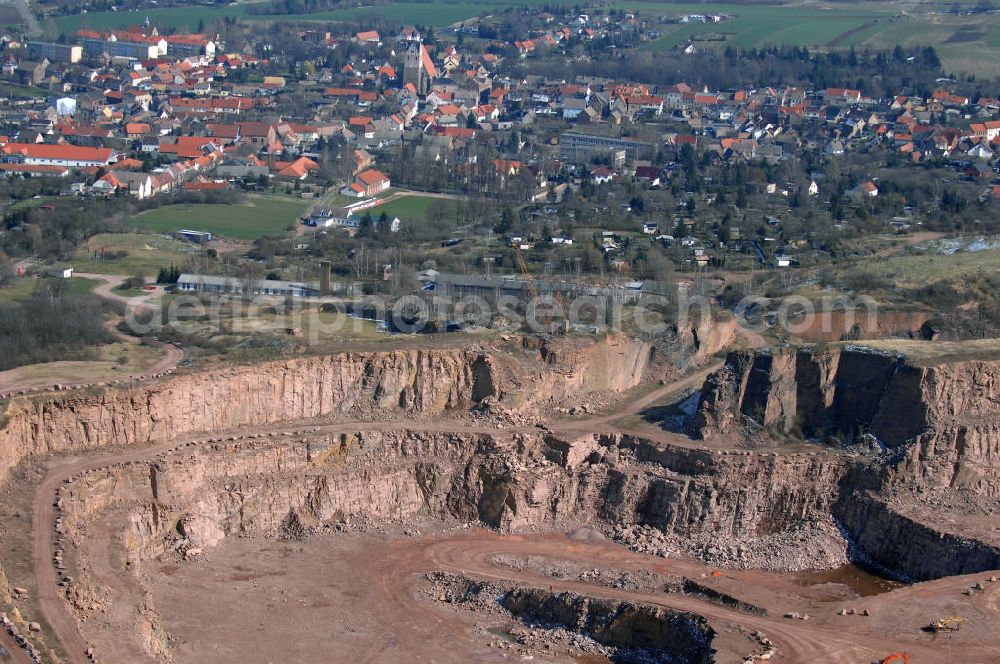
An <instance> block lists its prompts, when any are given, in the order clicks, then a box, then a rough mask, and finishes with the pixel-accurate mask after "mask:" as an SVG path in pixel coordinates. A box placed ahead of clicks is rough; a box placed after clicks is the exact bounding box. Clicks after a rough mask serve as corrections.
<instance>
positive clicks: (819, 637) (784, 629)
mask: <svg viewBox="0 0 1000 664" xmlns="http://www.w3.org/2000/svg"><path fill="white" fill-rule="evenodd" d="M110 287H112V286H110V285H109V288H110ZM717 367H718V363H715V364H713V365H712V366H709V367H707V368H705V369H702V370H700V371H698V372H697V373H695V374H692V375H688V376H686V377H683V378H681V379H679V380H677V381H675V382H673V383H671V384H668V385H664V386H661V387H659V388H657V389H655V390H653V391H651V392H649V393H647V394H645V395H644V396H642V397H640V398H637V399H634V400H632V401H631V402H630V403H629V404H628V405H627V406H626V407H625V408H623V409H621V410H619V411H617V412H616V413H614V414H612V415H600V416H594V417H589V418H585V419H575V420H559V421H552V422H549V423H547V424H546V428H548V429H549V430H551V431H554V432H561V433H564V434H566V435H578V434H580V433H582V432H594V431H598V430H611V431H622V429H621V428H620V427H619V426H617V423H618V422H619V421H620V420H622V419H623V418H627V417H630V416H633V415H635V414H637V413H639V412H640V411H642V410H643V409H644V408H646V407H648V406H650V405H652V404H654V403H656V402H658V401H661V400H663V399H665V398H667V397H668V396H670V395H672V394H678V393H681V392H683V391H684V390H687V389H690V388H692V387H695V386H697V385H698V384H700V382H701V381H703V380H704V378H705V376H706V375H707V374H708V373H709V372H710V371H713V370H714V369H716V368H717ZM368 430H382V431H386V430H406V431H414V432H435V433H440V432H456V433H484V434H485V433H491V434H496V433H498V430H497V429H496V428H492V427H486V426H482V427H478V426H475V425H473V424H470V423H468V422H467V421H448V420H441V421H437V422H431V423H411V422H365V421H359V422H344V423H337V424H331V425H317V426H309V427H304V428H303V427H293V428H291V429H290V428H288V427H287V426H285V427H282V428H278V427H273V428H268V427H257V428H252V429H251V428H246V429H242V430H240V431H238V432H236V435H256V434H261V433H274V434H277V433H279V432H286V431H296V432H299V433H312V432H323V433H349V432H357V431H368ZM537 430H538V429H537V428H535V427H512V428H509V429H507V431H508V432H527V431H537ZM206 435H211V436H213V437H214V438H213V439H218V438H219V436H220V434H219V433H217V432H213V433H211V434H206ZM643 435H646V434H645V433H644V434H643ZM662 437H663V438H664V439H665V441H667V440H668V441H669V442H671V443H674V444H686V445H690V444H691V442H690V441H687V440H686V439H684V438H683V437H681V436H674V435H672V434H667V433H665V432H664V433H663V434H662ZM192 441H200V444H208V441H207V440H205V439H204V437H197V438H195V437H190V436H189V437H181V438H179V439H177V440H172V441H169V442H162V443H159V444H154V445H148V446H142V447H136V448H133V449H128V450H126V451H123V452H107V451H104V452H94V453H90V454H81V455H79V456H75V457H68V458H64V459H59V460H56V461H53V462H52V463H51V465H50V468H49V470H48V472H47V474H46V475H45V477H44V479H43V481H42V483H41V484H40V486H39V487H38V489H37V491H36V493H35V496H34V500H33V510H32V529H33V533H32V538H33V539H32V560H33V567H34V574H35V579H36V581H37V584H38V588H37V596H38V601H39V608H40V610H41V612H42V615H43V616H44V619H45V621H46V622H47V624H48V626H49V627H50V628H51V630H52V632H53V635H54V637H55V638H56V639H58V642H59V644H60V645H61V646H62V649H63V651H64V653H65V655H66V657H67V658H68V661H69V662H72V663H73V664H86V663H87V662H89V661H90V660H89V659H88V658H87V656H86V655H85V652H86V650H87V648H88V644H87V642H86V640H85V639H84V638H83V636H82V635H81V633H80V631H79V627H78V624H77V621H76V619H75V617H74V616H73V615H72V614H71V612H70V608H69V605H68V603H67V602H66V601H65V599H64V598H63V597H62V588H60V587H59V586H58V585H57V581H58V579H57V572H56V569H55V566H54V565H53V553H54V550H55V547H54V540H55V536H54V519H55V500H56V495H57V491H58V488H59V486H60V485H61V484H63V483H64V482H65V481H66V480H67V479H70V478H71V477H73V476H75V475H77V474H79V473H82V472H86V471H88V470H93V469H97V468H100V467H105V466H108V465H113V464H115V463H118V462H145V461H151V460H153V459H154V458H155V457H156V456H157V455H159V454H161V453H163V452H166V451H169V450H171V449H175V448H177V447H178V446H179V445H181V444H183V443H186V442H192ZM496 554H525V555H539V556H551V557H553V558H556V559H560V560H575V561H580V562H583V563H584V564H593V565H594V566H602V567H604V566H607V567H616V568H622V567H629V566H631V567H634V568H635V569H652V570H654V571H658V572H662V573H665V574H669V573H676V568H671V565H674V564H676V563H675V562H674V561H669V562H668V561H666V560H663V559H660V558H655V557H651V556H641V555H639V554H634V553H631V552H629V551H627V550H626V549H624V548H622V547H619V546H617V545H612V544H609V543H606V542H605V543H593V542H574V541H570V540H568V539H566V538H565V537H562V536H557V535H551V536H543V537H531V538H528V537H519V536H500V535H497V534H495V533H491V532H488V531H481V530H476V531H473V532H464V533H460V534H458V535H443V536H439V537H432V538H427V539H422V540H407V541H406V542H403V543H401V544H400V546H398V547H395V548H394V549H393V550H392V552H390V554H389V555H383V556H381V557H379V558H377V559H374V560H372V561H371V565H373V566H374V568H375V569H376V570H377V571H376V573H375V578H376V579H377V581H376V582H375V584H374V587H373V590H372V592H377V593H379V594H380V595H382V596H384V597H385V599H386V601H385V602H381V603H380V605H381V606H383V607H384V608H383V609H381V611H383V612H384V615H381V616H380V621H379V622H380V624H386V625H390V624H392V625H398V626H399V627H398V629H399V630H400V631H401V632H402V633H401V634H398V635H397V634H393V635H390V636H392V640H393V641H395V640H396V637H397V636H398V637H399V640H400V641H399V642H401V643H405V642H406V639H419V638H441V631H439V630H444V631H448V630H456V629H458V628H457V627H455V626H448V625H443V624H440V623H434V622H433V621H428V624H420V620H418V619H417V618H416V617H419V616H425V615H426V613H427V606H426V601H427V600H421V599H419V598H418V597H417V595H416V593H415V592H414V584H415V583H416V581H415V579H418V578H419V577H420V575H422V574H423V573H426V572H429V571H433V570H441V571H450V572H454V573H460V574H467V575H474V576H476V577H481V578H484V579H496V580H506V581H512V582H516V583H524V584H530V585H535V586H546V585H547V586H552V587H553V588H554V589H558V590H566V591H573V592H577V593H580V592H582V593H584V594H588V595H593V596H598V597H607V598H611V599H619V600H629V601H633V602H641V603H646V604H652V605H656V606H662V607H666V608H670V609H675V610H683V611H691V612H694V613H697V614H699V615H703V616H705V617H707V618H709V619H712V620H716V621H722V622H724V623H726V624H739V625H742V626H744V627H746V628H747V629H749V630H761V631H763V632H764V633H765V634H766V635H767V636H768V637H769V638H770V639H771V640H772V642H773V643H774V644H775V646H776V647H777V649H778V655H776V656H775V658H774V661H781V662H824V663H841V662H842V663H844V664H858V663H867V662H871V661H872V659H873V658H874V657H876V656H883V655H885V654H887V653H890V652H893V651H895V650H896V649H897V648H898V646H899V641H898V640H893V639H892V638H889V637H887V636H883V635H881V634H880V633H878V632H877V631H874V632H873V630H872V629H871V628H868V629H866V630H863V631H861V630H850V629H843V628H842V627H839V626H837V625H834V624H823V623H821V622H820V623H818V622H816V621H814V622H808V623H807V622H801V621H794V620H786V619H783V618H782V617H781V616H780V615H779V614H776V613H775V612H774V611H772V612H771V614H770V615H769V616H764V617H762V616H757V615H752V614H749V613H745V612H741V611H738V610H734V609H730V608H726V607H723V606H720V605H718V604H714V603H709V602H706V601H703V600H700V599H696V598H694V597H690V596H685V595H670V594H665V593H657V594H650V593H636V592H627V591H624V590H617V589H614V588H608V587H606V586H599V585H589V584H586V583H581V582H579V581H561V580H557V579H553V578H551V577H548V576H544V577H543V576H542V575H540V574H537V573H534V572H532V571H530V570H524V571H517V570H513V569H510V568H507V567H501V566H498V565H497V564H495V563H494V562H493V561H492V558H493V556H495V555H496ZM933 583H935V584H936V586H935V589H936V590H942V591H946V592H952V591H953V592H955V593H956V594H957V593H959V592H960V590H961V589H962V588H967V587H968V583H969V581H968V579H967V578H954V579H943V580H940V581H937V582H933ZM909 590H910V589H904V590H902V591H897V592H900V593H903V595H902V596H901V601H906V600H905V597H906V593H907V592H908V591H909ZM991 592H993V591H991ZM998 592H1000V588H998V589H997V592H994V593H993V594H992V595H991V598H992V599H991V600H990V601H991V602H992V604H991V606H992V607H993V609H992V610H993V612H994V613H996V612H997V607H996V604H997V602H996V594H998ZM998 619H1000V615H998ZM383 621H384V622H383ZM998 624H1000V623H998ZM387 629H388V628H387ZM386 647H387V646H386V645H385V643H372V644H371V647H370V649H369V651H368V652H366V653H363V654H362V653H358V654H356V661H366V662H378V661H385V654H386V652H385V648H386ZM908 649H909V650H910V652H911V653H912V654H913V655H914V658H913V659H911V661H912V662H913V663H914V664H922V663H923V662H937V661H943V660H942V659H941V657H942V656H943V651H942V649H941V648H940V647H937V648H933V647H924V646H923V645H920V644H918V645H917V646H915V647H908ZM963 652H965V653H967V654H968V653H974V656H975V657H978V658H977V659H975V660H970V659H964V660H963V661H982V662H989V661H996V660H995V659H991V658H992V657H994V656H995V653H994V652H993V650H992V649H991V646H990V644H988V643H987V644H984V645H983V646H982V647H981V648H976V647H971V648H970V647H968V646H963ZM22 654H23V653H22ZM99 655H100V653H98V656H99ZM918 655H919V656H920V657H919V658H918V657H917V656H918Z"/></svg>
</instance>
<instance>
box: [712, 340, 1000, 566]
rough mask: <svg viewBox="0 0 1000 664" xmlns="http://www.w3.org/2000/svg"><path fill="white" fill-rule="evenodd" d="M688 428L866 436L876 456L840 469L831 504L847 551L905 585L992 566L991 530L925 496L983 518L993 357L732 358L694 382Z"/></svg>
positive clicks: (997, 455)
mask: <svg viewBox="0 0 1000 664" xmlns="http://www.w3.org/2000/svg"><path fill="white" fill-rule="evenodd" d="M694 428H695V431H696V433H697V434H698V435H700V436H702V437H704V438H715V437H721V436H729V437H732V438H741V437H743V438H749V439H750V440H752V441H753V442H756V443H760V442H761V441H766V440H768V439H769V437H770V436H772V435H773V436H775V437H785V436H792V437H796V436H799V437H819V438H823V439H825V440H826V441H827V442H831V441H832V442H840V443H852V442H854V441H855V440H858V439H859V437H861V436H862V435H864V436H869V437H873V438H874V439H875V440H876V441H877V442H878V444H879V447H878V450H881V451H880V452H879V451H878V450H876V452H875V453H874V456H871V457H870V458H867V459H857V460H856V461H854V462H852V463H851V464H850V468H849V472H848V473H847V474H846V475H844V477H843V479H842V480H841V487H842V488H841V492H840V498H839V499H838V500H837V501H836V506H835V509H834V514H835V516H836V517H837V518H838V519H839V521H840V523H841V525H842V527H843V528H844V530H845V532H846V534H847V535H848V536H849V537H850V538H851V539H852V542H853V544H854V546H855V553H856V555H857V556H858V557H859V558H861V559H863V560H868V561H870V562H872V563H873V564H875V565H877V566H879V567H881V568H882V569H885V570H888V571H890V572H892V573H895V574H898V575H900V576H904V577H910V578H914V579H929V578H936V577H939V576H946V575H953V574H965V573H969V572H973V571H980V570H985V569H992V568H995V567H997V566H1000V557H998V554H1000V542H998V541H997V537H996V534H995V533H993V534H990V533H988V532H986V531H984V530H977V531H976V533H975V534H970V533H968V532H966V531H968V526H967V525H966V524H964V523H962V524H961V525H960V523H961V521H960V519H962V518H964V517H966V516H967V515H968V514H969V510H968V509H967V508H966V507H965V506H963V505H961V504H958V503H955V504H949V501H948V500H946V499H945V500H943V501H942V500H940V499H939V497H938V496H936V495H935V496H931V495H930V492H935V491H937V492H944V494H943V495H944V496H945V498H947V496H949V495H951V496H954V495H958V494H961V495H963V496H966V497H967V498H968V500H971V501H972V503H971V504H972V505H974V506H975V507H976V509H974V510H973V511H974V512H978V511H982V512H983V513H984V514H987V515H988V514H990V513H991V509H993V508H992V507H990V505H994V504H995V503H996V500H997V498H998V497H1000V362H986V361H969V362H956V363H951V364H941V365H936V366H929V367H921V366H913V365H910V364H908V363H907V362H906V360H905V358H903V357H901V356H895V355H890V354H886V353H879V352H875V351H872V350H869V349H864V348H847V349H844V350H839V349H832V350H831V349H828V350H824V351H818V350H816V349H813V348H802V349H780V350H774V351H768V352H759V353H732V354H730V355H729V357H728V358H727V361H726V364H725V367H724V368H723V369H721V370H720V371H719V372H717V373H715V374H714V375H712V376H711V377H710V378H709V379H708V380H707V381H706V383H705V389H704V392H703V394H702V398H701V402H700V404H699V409H698V413H697V416H696V418H695V422H694ZM920 487H923V489H922V490H919V491H916V490H915V489H918V488H920ZM900 490H903V491H910V490H915V491H914V492H913V493H911V494H908V495H909V499H908V500H909V502H910V504H911V505H912V507H913V509H912V510H909V511H907V512H906V513H904V511H903V510H902V507H903V505H902V504H894V503H892V502H891V501H889V500H888V496H889V495H890V494H892V493H894V492H897V491H900ZM948 514H951V515H952V517H953V518H950V519H949V518H944V519H939V518H937V517H939V516H941V515H945V516H947V515H948Z"/></svg>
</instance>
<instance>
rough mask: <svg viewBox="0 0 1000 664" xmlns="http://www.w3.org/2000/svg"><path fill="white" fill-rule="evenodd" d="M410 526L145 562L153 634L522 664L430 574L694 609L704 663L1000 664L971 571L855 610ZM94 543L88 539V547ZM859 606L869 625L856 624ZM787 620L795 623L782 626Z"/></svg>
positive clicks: (802, 588)
mask: <svg viewBox="0 0 1000 664" xmlns="http://www.w3.org/2000/svg"><path fill="white" fill-rule="evenodd" d="M422 525H423V526H425V527H426V528H430V529H431V532H430V533H427V531H426V530H424V529H422V528H421V527H420V526H419V525H418V526H411V527H409V528H407V529H406V530H408V531H409V532H411V535H410V536H407V535H405V534H404V532H402V530H403V529H402V528H400V529H397V530H395V531H393V530H389V531H387V532H385V533H381V534H379V533H360V532H346V533H322V534H319V535H314V536H311V537H309V538H308V539H306V540H304V541H276V540H263V539H238V538H230V539H228V540H227V541H226V542H225V543H224V544H223V545H221V546H219V547H217V548H215V549H213V550H212V551H211V552H210V553H208V554H207V555H206V556H205V557H204V558H202V559H200V560H198V561H196V562H189V563H179V564H178V563H166V564H164V563H159V562H151V563H147V564H146V567H145V569H144V570H143V571H144V574H143V576H144V578H145V580H146V583H147V590H148V591H149V592H150V594H151V596H152V599H153V602H154V603H155V605H156V606H157V609H158V612H159V613H160V615H161V616H162V618H163V620H164V625H163V627H164V628H165V631H166V632H167V633H168V634H171V635H175V638H174V639H172V640H171V643H170V649H171V652H172V654H173V661H175V662H177V664H187V663H192V664H193V663H195V662H204V661H212V662H218V663H220V664H227V663H233V664H250V663H261V664H265V663H272V662H274V663H276V662H314V661H328V662H345V663H346V662H359V661H361V662H404V661H420V662H441V663H445V662H456V663H457V662H469V661H480V662H503V661H520V660H521V659H522V657H521V656H520V655H519V654H518V652H517V651H516V650H515V651H510V650H502V649H498V648H496V647H491V643H490V641H489V640H488V638H484V634H485V633H486V630H489V629H503V628H504V625H505V624H506V622H505V620H504V619H502V618H498V617H497V616H493V615H480V614H477V613H475V612H473V611H469V610H467V609H463V608H457V607H454V606H451V605H449V604H444V603H439V602H435V601H433V600H432V599H431V598H430V597H428V596H426V594H425V593H424V592H422V589H423V588H424V586H425V574H427V573H428V572H433V571H445V572H451V573H456V574H463V575H467V576H471V577H473V578H482V579H486V580H506V581H513V582H517V583H520V584H524V585H527V586H535V587H542V588H544V587H549V588H551V589H553V590H555V591H571V592H575V593H579V594H583V595H588V596H593V597H606V598H611V599H620V600H630V601H634V602H640V603H645V604H651V605H658V606H663V607H669V608H673V609H680V610H686V611H692V612H695V613H697V614H699V615H703V616H706V617H707V618H708V619H709V620H710V622H711V624H712V626H713V628H714V629H715V630H716V632H718V636H717V637H716V640H715V643H714V645H715V647H716V649H717V656H716V661H718V662H741V661H742V658H743V655H744V654H746V653H747V652H749V651H750V649H751V646H752V644H751V642H750V640H749V638H748V633H749V632H751V631H754V630H760V631H761V632H763V633H764V634H765V635H767V637H768V638H770V639H771V640H772V641H773V642H774V643H775V644H776V645H777V648H778V654H777V656H776V657H774V658H773V661H780V662H845V663H847V662H852V663H853V662H870V661H875V660H876V659H879V658H881V657H884V656H886V655H888V654H889V653H891V652H896V651H904V650H905V651H907V652H909V653H910V655H911V661H914V662H946V661H948V657H949V656H951V657H959V659H954V660H952V661H968V662H971V661H975V662H992V661H998V659H997V658H998V656H1000V655H998V654H997V652H996V650H995V648H994V647H993V644H994V643H995V639H994V636H995V631H994V630H995V627H996V625H997V624H1000V623H998V622H997V621H998V617H1000V616H998V610H1000V609H998V603H1000V583H993V584H990V583H988V582H987V583H986V584H985V585H986V590H984V591H982V592H978V593H977V594H976V595H974V596H972V597H967V596H965V595H963V594H962V592H961V591H962V590H963V589H965V588H968V587H969V586H971V585H972V584H974V583H976V582H977V581H984V580H985V579H984V575H982V574H979V575H975V576H972V577H959V578H951V579H945V580H941V581H935V582H930V583H925V584H919V585H916V586H911V587H904V588H900V589H897V590H894V591H891V592H887V593H883V594H880V595H876V596H867V597H865V596H860V595H858V593H857V591H856V589H854V588H852V587H851V586H850V585H848V584H845V583H840V582H837V581H832V582H831V581H827V580H825V579H824V578H823V577H822V576H817V575H814V574H809V573H805V574H776V573H765V572H754V571H722V572H721V576H714V575H713V572H714V570H712V569H711V568H709V567H706V566H705V565H704V564H703V563H701V562H699V561H691V560H680V559H667V560H664V559H661V558H655V557H651V556H644V555H639V554H634V553H631V552H628V551H625V550H624V549H622V548H621V547H620V546H618V545H616V544H613V543H610V542H606V541H601V540H600V538H599V537H588V538H586V540H585V541H580V540H579V539H576V538H571V537H568V536H567V535H565V534H563V533H548V534H539V535H528V536H500V535H497V534H496V533H493V532H491V531H486V530H482V529H478V528H461V527H458V528H456V527H452V528H450V529H447V530H444V529H442V528H441V526H440V525H438V526H435V525H434V524H422ZM435 528H436V529H437V530H438V532H433V530H434V529H435ZM416 532H423V533H427V534H422V535H420V534H415V533H416ZM100 534H101V530H100V528H98V529H96V530H95V537H94V540H95V541H100V540H101V538H100ZM497 554H524V555H532V556H539V557H541V558H545V559H550V560H552V561H556V562H558V561H566V560H571V561H573V562H574V563H582V564H585V565H592V566H593V567H594V568H596V569H608V568H614V569H632V570H649V571H653V572H656V573H660V574H664V575H671V574H672V575H678V574H679V575H684V576H686V577H687V578H692V579H695V580H697V581H698V583H701V584H703V585H707V586H709V587H711V588H713V589H715V590H718V591H720V592H723V593H726V594H730V595H732V596H734V597H736V598H738V599H741V600H743V601H747V602H751V603H754V604H756V605H757V606H760V607H762V608H765V609H767V611H768V615H767V616H766V617H761V616H756V615H752V614H750V613H747V612H743V611H739V610H735V609H731V608H727V607H724V606H720V605H718V604H715V603H711V602H708V601H705V600H702V599H698V598H695V597H691V596H686V595H674V594H666V593H637V592H628V591H624V590H616V589H613V588H609V587H607V586H603V585H597V584H593V583H585V582H580V581H576V580H570V579H555V578H552V577H551V576H546V575H543V574H541V573H540V572H534V571H531V570H523V571H516V570H513V569H510V568H509V567H505V566H501V565H499V564H497V563H496V562H495V561H494V556H495V555H497ZM849 571H850V570H844V572H845V573H847V572H849ZM828 578H830V577H828ZM833 578H836V577H835V576H834V577H833ZM127 585H128V582H127V581H126V582H124V583H121V584H120V586H121V587H120V588H119V589H118V590H116V592H120V593H122V594H123V595H124V594H128V592H129V591H128V590H127V588H125V587H124V586H127ZM841 608H853V609H855V614H854V615H848V616H841V615H839V611H840V609H841ZM865 609H867V610H868V612H869V613H870V614H871V615H870V616H864V615H861V614H862V611H863V610H865ZM790 611H794V612H796V613H799V614H800V615H808V616H809V618H808V620H801V619H787V618H784V617H783V615H784V613H785V612H790ZM956 613H960V614H961V615H963V616H965V617H966V619H967V620H968V623H967V625H966V628H963V630H962V631H960V632H958V633H955V634H952V635H933V634H926V633H924V632H922V631H921V630H920V627H922V626H924V625H926V624H927V623H929V622H931V621H932V620H934V619H936V617H940V616H945V615H953V614H956ZM85 633H86V634H87V636H88V638H89V639H90V641H91V642H92V643H95V644H96V645H97V646H98V647H99V648H100V650H101V652H103V653H106V654H107V656H108V661H129V659H130V656H129V654H128V653H124V652H121V651H119V652H118V653H116V652H115V649H114V648H112V647H110V646H111V644H113V643H114V642H116V641H120V638H119V636H120V633H119V632H118V630H117V629H116V625H115V624H114V621H109V622H106V623H104V624H101V623H100V622H94V623H91V624H89V625H88V626H87V628H86V629H85ZM949 653H950V655H949ZM116 654H117V655H120V656H115V655H116ZM534 661H541V662H569V661H587V662H598V661H606V660H603V659H600V658H596V659H595V658H593V657H588V658H586V659H578V658H575V657H569V656H566V655H565V654H560V653H558V652H553V653H552V654H551V655H542V656H539V655H535V656H534Z"/></svg>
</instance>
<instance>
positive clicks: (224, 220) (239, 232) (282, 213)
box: [130, 196, 309, 240]
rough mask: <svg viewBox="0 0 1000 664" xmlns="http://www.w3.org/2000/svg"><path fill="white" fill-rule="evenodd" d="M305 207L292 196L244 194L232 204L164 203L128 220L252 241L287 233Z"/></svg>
mask: <svg viewBox="0 0 1000 664" xmlns="http://www.w3.org/2000/svg"><path fill="white" fill-rule="evenodd" d="M308 206H309V202H308V201H302V200H299V199H296V198H290V197H277V196H248V197H247V198H246V200H245V201H244V202H243V203H239V204H236V205H223V204H195V205H167V206H164V207H161V208H157V209H155V210H149V211H148V212H143V213H141V214H138V215H136V216H135V217H134V218H133V219H132V221H131V222H130V223H131V225H132V226H135V227H136V228H141V229H143V230H148V231H156V232H159V233H172V232H176V231H178V230H181V229H186V230H193V231H206V232H209V233H212V234H214V235H219V236H221V237H228V238H233V239H236V240H256V239H257V238H259V237H263V236H265V235H281V234H283V233H285V232H287V231H288V230H289V229H290V228H292V227H294V225H295V224H296V222H297V220H298V219H299V217H301V216H302V214H303V213H304V212H305V211H306V208H308Z"/></svg>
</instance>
